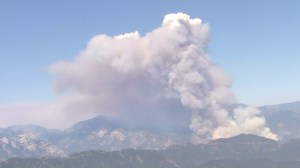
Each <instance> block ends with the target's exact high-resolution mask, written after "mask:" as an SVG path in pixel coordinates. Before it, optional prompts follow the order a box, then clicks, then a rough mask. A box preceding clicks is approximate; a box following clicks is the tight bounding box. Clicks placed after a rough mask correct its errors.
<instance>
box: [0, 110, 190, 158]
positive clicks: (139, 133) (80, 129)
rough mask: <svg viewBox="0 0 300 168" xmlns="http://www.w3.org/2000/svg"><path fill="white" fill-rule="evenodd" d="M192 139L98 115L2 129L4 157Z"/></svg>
mask: <svg viewBox="0 0 300 168" xmlns="http://www.w3.org/2000/svg"><path fill="white" fill-rule="evenodd" d="M186 142H189V132H186V133H182V132H181V133H176V132H159V131H155V130H147V129H136V128H128V127H127V126H125V125H122V124H121V122H118V121H115V120H112V119H108V118H105V117H101V116H99V117H96V118H93V119H90V120H87V121H82V122H79V123H77V124H75V125H74V126H73V127H71V128H69V129H67V130H63V131H61V130H49V129H45V128H42V127H39V126H34V125H26V126H24V125H23V126H12V127H8V128H6V129H2V130H0V160H5V159H8V158H11V157H21V158H27V157H40V156H45V157H64V156H66V155H68V154H71V153H74V152H80V151H87V150H95V149H98V150H100V149H101V150H106V151H113V150H121V149H127V148H132V149H164V148H167V147H168V146H170V145H174V144H182V143H186Z"/></svg>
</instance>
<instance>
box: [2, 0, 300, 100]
mask: <svg viewBox="0 0 300 168" xmlns="http://www.w3.org/2000/svg"><path fill="white" fill-rule="evenodd" d="M299 6H300V1H297V0H289V1H283V0H281V1H279V0H253V1H239V0H227V1H226V2H225V1H220V0H219V1H216V0H215V1H214V0H194V1H188V0H181V1H179V0H174V1H158V0H156V1H153V0H152V1H138V0H136V1H116V0H110V1H106V0H103V1H96V0H87V1H79V0H72V1H71V0H64V1H59V0H53V1H39V0H27V1H20V0H2V1H0V104H9V103H14V102H24V101H25V102H27V101H41V102H43V101H48V100H51V99H54V98H55V97H56V96H55V94H54V92H53V88H52V83H53V78H52V76H51V75H50V74H49V73H48V71H47V67H48V66H49V65H51V64H52V63H55V62H57V61H60V60H71V59H72V58H73V57H74V56H76V55H77V54H78V52H80V51H81V50H83V49H84V48H85V46H86V43H87V42H88V40H89V39H90V38H92V37H93V36H95V35H97V34H108V35H117V34H122V33H126V32H133V31H136V30H137V31H139V32H140V33H141V34H145V33H146V32H149V31H151V30H153V29H154V28H156V27H158V26H159V25H160V24H161V22H162V20H163V17H164V15H165V14H168V13H174V12H184V13H187V14H189V15H190V16H191V17H193V18H195V17H197V18H201V19H202V20H203V21H204V22H207V23H209V25H210V29H211V42H210V45H209V54H210V56H211V58H212V59H213V61H214V62H215V63H216V64H217V65H218V66H219V67H220V68H221V69H223V70H224V71H225V72H226V73H227V74H228V75H229V76H231V78H232V79H233V90H234V92H235V94H236V96H237V98H238V99H239V100H240V101H241V102H243V103H246V104H250V105H264V104H277V103H282V102H290V101H297V100H300V98H299V97H300V96H299V95H300V89H298V87H299V86H300V78H299V76H300V75H299V72H300V66H299V65H300V51H299V48H300V32H299V30H300V22H299V18H300V11H299Z"/></svg>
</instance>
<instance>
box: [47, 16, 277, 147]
mask: <svg viewBox="0 0 300 168" xmlns="http://www.w3.org/2000/svg"><path fill="white" fill-rule="evenodd" d="M208 39H209V26H208V25H207V24H205V23H202V21H201V20H200V19H198V18H195V19H191V18H190V16H188V15H186V14H183V13H177V14H168V15H166V16H165V18H164V20H163V23H162V25H161V27H159V28H157V29H155V30H153V31H152V32H149V33H147V34H146V35H145V36H140V35H139V33H138V32H133V33H126V34H122V35H118V36H115V37H110V36H108V35H98V36H96V37H94V38H92V39H91V40H90V42H89V43H88V45H87V48H86V49H85V50H83V51H82V52H80V54H79V55H78V56H77V57H76V58H75V59H74V60H73V61H71V62H59V63H56V64H54V65H52V66H51V68H50V70H51V72H52V73H53V74H54V75H55V76H56V81H55V87H56V90H57V91H58V92H61V93H64V94H65V95H64V96H66V97H67V98H68V97H69V98H70V99H73V97H76V98H77V99H79V100H80V101H79V102H80V103H81V108H82V107H87V108H86V109H85V111H87V112H90V113H95V114H99V113H100V114H105V115H116V116H122V117H123V118H124V119H128V120H131V121H132V120H133V119H135V120H139V121H141V122H146V121H149V122H160V123H165V124H166V125H168V124H172V123H171V122H179V121H180V120H181V119H182V118H181V117H183V118H186V117H190V129H191V130H192V132H193V137H192V140H193V142H195V143H198V142H203V141H207V140H210V139H216V138H221V137H230V136H234V135H237V134H240V133H251V134H257V135H261V136H264V137H268V138H272V139H277V136H276V135H275V134H273V133H272V132H271V131H270V129H269V128H267V127H265V119H264V118H263V117H260V116H259V114H260V112H259V110H258V109H256V108H253V107H239V108H237V109H235V110H233V111H232V112H228V111H227V110H226V108H225V107H226V106H228V105H230V104H233V103H236V100H235V96H234V94H233V92H232V90H231V80H230V78H228V76H227V75H226V74H224V73H223V71H221V70H220V69H219V68H218V67H217V66H215V65H214V64H213V63H212V61H211V60H210V58H209V57H208V55H207V54H206V51H205V50H206V46H207V42H208ZM174 116H177V119H176V120H174ZM175 118H176V117H175ZM169 119H170V120H169ZM168 121H170V122H168ZM149 124H150V125H151V123H149ZM152 124H153V125H155V124H156V123H152ZM173 124H174V123H173Z"/></svg>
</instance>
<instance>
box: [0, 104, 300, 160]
mask: <svg viewBox="0 0 300 168" xmlns="http://www.w3.org/2000/svg"><path fill="white" fill-rule="evenodd" d="M260 109H261V111H262V115H263V116H265V118H266V121H267V126H269V127H270V128H271V129H272V131H273V132H275V133H276V134H278V135H279V137H280V139H281V140H283V141H286V140H288V139H292V138H300V125H299V123H300V102H293V103H287V104H279V105H272V106H262V107H260ZM189 141H190V131H189V130H188V128H182V129H180V131H158V130H155V129H151V128H136V127H129V126H128V125H126V124H124V123H122V122H120V121H118V120H117V119H115V118H108V117H103V116H98V117H96V118H93V119H90V120H86V121H81V122H79V123H76V124H75V125H74V126H72V127H71V128H69V129H66V130H51V129H46V128H43V127H40V126H35V125H19V126H11V127H8V128H1V129H0V161H1V160H6V159H9V158H12V157H19V158H34V157H41V156H44V157H66V156H68V155H70V154H71V153H75V152H81V151H88V150H104V151H115V150H122V149H128V148H132V149H140V150H161V149H165V148H167V147H169V146H172V145H176V144H187V143H189ZM217 142H218V140H217V141H214V142H213V143H217ZM224 142H226V140H222V143H224ZM213 143H211V144H213ZM200 146H201V145H200ZM186 147H187V146H186ZM222 147H223V146H222ZM269 148H271V147H269ZM168 150H171V149H170V148H169V149H168ZM191 150H192V149H191ZM228 150H230V149H228ZM236 164H239V162H237V163H236Z"/></svg>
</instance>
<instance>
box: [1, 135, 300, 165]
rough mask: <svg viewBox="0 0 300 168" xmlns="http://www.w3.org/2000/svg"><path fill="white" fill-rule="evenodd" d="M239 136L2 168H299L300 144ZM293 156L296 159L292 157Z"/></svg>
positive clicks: (25, 162)
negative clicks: (202, 142)
mask: <svg viewBox="0 0 300 168" xmlns="http://www.w3.org/2000/svg"><path fill="white" fill-rule="evenodd" d="M299 141H300V140H297V142H296V141H288V142H286V143H283V144H281V143H278V142H276V141H273V140H270V139H266V138H262V137H258V136H254V135H239V136H236V137H233V138H229V139H218V140H215V141H212V142H211V143H209V144H201V145H192V144H186V145H174V146H171V147H169V148H167V149H165V150H134V149H126V150H119V151H111V152H105V151H86V152H80V153H75V154H72V155H70V156H69V157H66V158H60V159H59V158H40V159H17V158H15V159H9V160H7V161H3V162H1V163H0V168H68V167H72V168H82V167H84V168H95V167H105V168H117V167H122V168H153V167H155V168H241V167H243V168H248V167H249V168H250V167H251V168H253V167H255V168H296V167H299V166H300V161H299V160H300V152H296V151H300V146H298V142H299ZM290 155H293V157H289V156H290ZM282 156H286V157H282Z"/></svg>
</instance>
